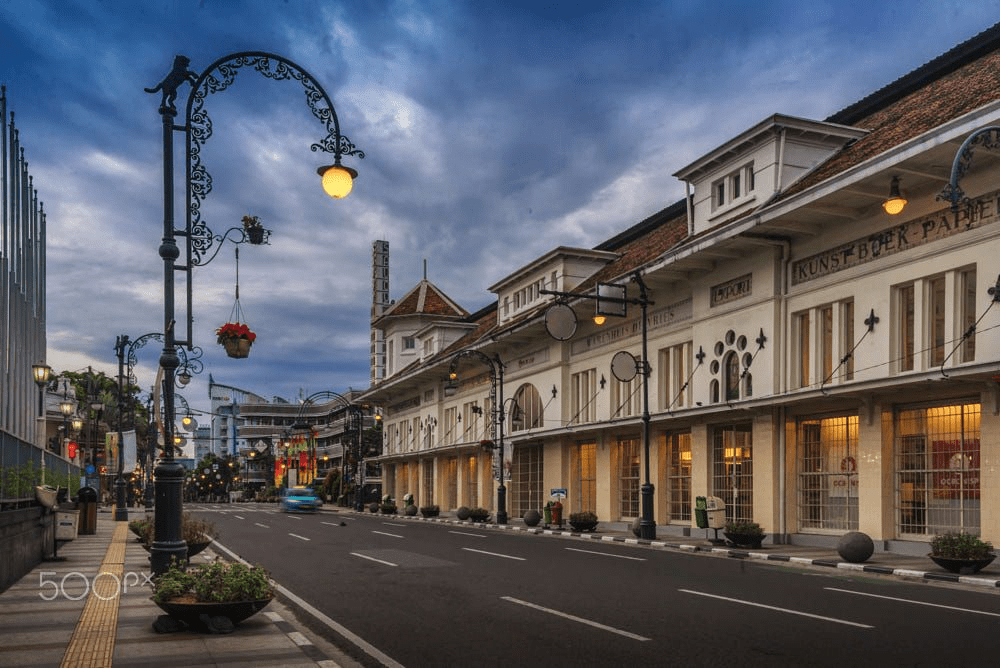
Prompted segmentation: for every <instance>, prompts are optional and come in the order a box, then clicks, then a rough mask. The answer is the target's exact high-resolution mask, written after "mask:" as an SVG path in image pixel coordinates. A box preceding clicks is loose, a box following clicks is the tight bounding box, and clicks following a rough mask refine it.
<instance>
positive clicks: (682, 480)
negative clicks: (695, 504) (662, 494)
mask: <svg viewBox="0 0 1000 668" xmlns="http://www.w3.org/2000/svg"><path fill="white" fill-rule="evenodd" d="M660 461H661V462H663V465H664V466H665V469H666V470H665V471H664V473H665V476H666V485H667V487H666V497H667V516H668V519H669V521H671V522H690V521H691V432H690V431H684V432H677V433H673V434H661V436H660Z"/></svg>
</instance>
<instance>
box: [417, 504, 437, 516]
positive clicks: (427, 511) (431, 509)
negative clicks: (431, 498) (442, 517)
mask: <svg viewBox="0 0 1000 668" xmlns="http://www.w3.org/2000/svg"><path fill="white" fill-rule="evenodd" d="M440 512H441V509H440V508H439V507H438V506H437V504H432V505H430V506H421V507H420V514H421V515H423V516H424V517H437V516H438V515H439V514H440Z"/></svg>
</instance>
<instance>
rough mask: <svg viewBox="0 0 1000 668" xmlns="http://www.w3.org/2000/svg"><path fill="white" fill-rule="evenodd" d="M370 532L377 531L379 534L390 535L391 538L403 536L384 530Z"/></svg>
mask: <svg viewBox="0 0 1000 668" xmlns="http://www.w3.org/2000/svg"><path fill="white" fill-rule="evenodd" d="M372 533H377V534H378V535H380V536H392V537H393V538H403V536H400V535H399V534H396V533H386V532H385V531H372Z"/></svg>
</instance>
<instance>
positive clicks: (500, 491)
mask: <svg viewBox="0 0 1000 668" xmlns="http://www.w3.org/2000/svg"><path fill="white" fill-rule="evenodd" d="M497 524H507V488H506V487H505V486H503V485H500V486H499V487H497Z"/></svg>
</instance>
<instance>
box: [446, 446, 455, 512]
mask: <svg viewBox="0 0 1000 668" xmlns="http://www.w3.org/2000/svg"><path fill="white" fill-rule="evenodd" d="M444 475H445V484H446V485H447V486H448V487H447V490H448V498H447V499H445V504H446V505H447V506H448V508H449V509H451V510H454V509H455V508H458V457H449V458H448V460H447V462H445V474H444Z"/></svg>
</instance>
